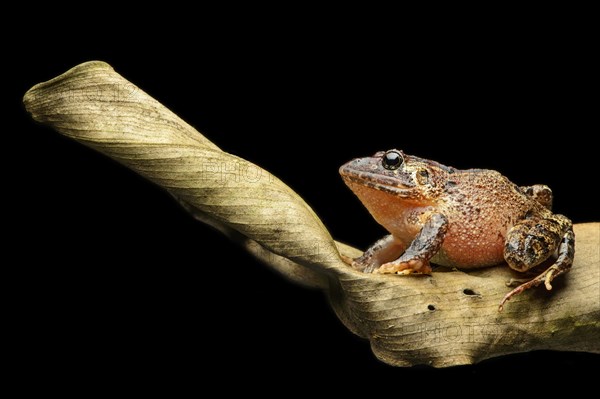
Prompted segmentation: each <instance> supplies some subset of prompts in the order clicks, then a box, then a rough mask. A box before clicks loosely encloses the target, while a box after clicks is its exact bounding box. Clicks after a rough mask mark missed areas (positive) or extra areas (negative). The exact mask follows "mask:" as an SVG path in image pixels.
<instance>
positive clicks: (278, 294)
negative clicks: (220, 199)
mask: <svg viewBox="0 0 600 399" xmlns="http://www.w3.org/2000/svg"><path fill="white" fill-rule="evenodd" d="M283 25H285V24H283ZM292 30H293V31H294V33H292V34H290V35H284V36H280V35H279V34H278V32H279V30H272V29H266V30H265V31H263V32H260V33H259V32H254V31H252V33H250V32H243V33H238V34H235V35H232V36H230V35H229V34H228V30H227V28H226V27H223V28H222V29H220V30H219V29H217V30H208V29H207V30H200V31H198V33H197V34H196V36H195V37H194V40H193V41H192V43H188V45H187V46H184V47H183V48H180V47H178V46H176V45H175V43H176V42H177V41H178V39H179V38H177V37H175V38H171V39H170V41H166V42H163V41H161V40H159V38H158V36H160V35H159V34H157V37H156V38H148V37H143V38H142V37H139V38H136V39H131V40H124V39H123V40H120V41H118V43H119V45H116V44H115V43H117V42H115V41H108V40H104V39H100V40H97V41H96V40H95V41H91V40H86V41H85V45H74V44H68V42H65V43H62V42H60V41H56V40H54V41H53V42H52V43H51V45H50V43H49V44H48V45H45V46H41V47H42V48H36V49H31V50H32V51H29V52H28V55H25V56H20V57H16V58H15V59H14V60H13V62H11V65H10V66H11V67H12V68H14V76H15V77H16V78H14V79H11V81H10V82H8V83H7V84H8V85H9V87H10V88H11V91H10V92H11V93H12V94H11V96H12V97H11V99H10V100H11V102H10V106H11V107H13V108H11V116H12V115H16V116H17V119H18V124H17V125H16V126H17V129H16V130H15V133H16V134H15V137H14V138H16V139H17V141H16V143H15V144H14V145H13V146H11V148H10V149H8V150H7V152H9V153H10V154H7V156H9V155H15V154H16V155H17V156H18V159H19V161H18V164H16V166H13V168H12V169H11V172H10V173H8V176H7V178H8V179H9V180H11V179H12V178H15V180H16V182H15V186H14V187H16V188H17V190H16V193H15V195H14V198H12V199H13V200H15V203H16V204H17V208H16V209H10V210H9V212H10V213H12V212H15V213H17V214H18V217H19V222H18V228H15V233H14V235H13V237H14V238H15V242H18V243H19V244H21V245H22V244H23V243H27V245H26V246H25V248H26V249H25V250H22V249H19V254H20V256H19V259H20V260H19V261H18V262H17V263H16V264H14V265H13V267H14V268H15V269H17V270H18V274H19V278H18V279H16V280H15V281H14V288H16V291H17V294H16V295H15V296H14V297H13V298H12V300H11V301H12V302H11V303H12V304H13V305H15V306H17V305H19V306H24V307H25V311H23V312H18V316H19V318H20V321H19V322H18V323H16V325H17V326H18V329H20V332H21V334H22V337H24V338H25V340H26V341H27V345H24V346H23V350H24V351H26V353H27V356H26V358H27V359H34V360H35V361H33V360H32V361H31V362H29V363H28V366H32V367H34V368H38V367H39V369H40V370H42V371H44V370H50V369H52V367H53V365H54V364H55V363H56V362H57V361H61V362H62V361H65V362H66V363H67V364H69V366H68V367H66V369H65V370H66V371H65V372H66V373H68V374H69V375H73V376H76V377H77V378H81V379H87V378H90V379H93V378H94V377H93V375H94V374H95V373H96V372H98V373H100V372H102V373H107V374H106V375H108V376H109V377H107V378H110V376H112V377H114V378H126V377H127V376H128V375H132V374H133V373H141V374H146V375H150V376H153V375H156V376H165V375H176V376H177V377H178V378H181V379H182V381H186V380H187V379H188V378H194V377H195V376H197V375H198V373H200V371H199V370H200V367H205V366H207V367H208V370H209V371H208V375H209V376H213V375H214V376H231V378H233V379H235V378H236V376H240V375H244V374H247V373H250V372H257V373H259V374H260V375H262V376H263V377H264V378H265V379H268V378H270V376H275V375H277V376H278V377H277V378H287V379H288V381H290V382H293V381H296V383H299V382H300V381H301V380H302V379H303V378H304V377H301V376H304V375H306V374H310V375H311V376H312V377H314V378H315V379H323V380H329V381H332V377H331V373H332V372H334V371H335V372H341V373H343V374H344V373H345V375H346V376H347V377H348V378H350V379H354V378H357V379H358V381H363V380H364V381H371V380H373V379H377V378H391V379H394V380H392V381H395V382H394V383H397V382H399V381H401V380H403V379H407V378H408V379H411V381H413V380H414V379H418V378H425V379H430V378H437V377H440V376H452V377H456V378H463V377H469V378H477V377H482V376H490V377H493V378H500V379H502V380H503V381H506V379H509V378H511V376H512V375H518V376H522V375H528V374H530V373H532V372H533V371H534V370H538V371H541V372H543V373H546V374H548V375H550V374H552V373H556V372H557V370H560V372H561V373H567V375H568V376H572V377H574V376H581V375H583V374H582V373H584V372H586V371H589V368H590V367H591V366H592V365H596V366H597V364H598V357H597V356H593V355H589V354H577V353H557V352H535V353H528V354H521V355H514V356H509V357H504V358H500V359H494V360H490V361H486V362H483V363H481V364H479V365H475V366H468V367H458V368H452V369H448V370H432V369H422V368H416V369H414V368H412V369H395V368H391V367H389V366H386V365H384V364H382V363H380V362H379V361H377V360H376V359H375V358H374V357H373V355H372V354H371V352H370V349H369V345H368V343H367V341H364V340H362V339H359V338H357V337H355V336H353V335H352V334H351V333H350V332H348V331H347V330H346V329H345V328H344V327H343V325H342V324H341V323H340V322H339V321H338V320H337V318H336V317H335V315H334V314H333V312H332V311H331V310H330V308H329V306H328V304H327V302H326V299H325V297H324V296H323V295H322V294H321V293H320V292H318V291H311V290H307V289H304V288H301V287H298V286H295V285H293V284H292V283H289V282H287V281H285V280H284V279H283V278H281V277H279V276H278V275H276V274H274V273H273V272H271V271H270V270H268V269H267V268H266V267H264V266H263V265H261V264H260V263H257V262H256V261H254V260H253V259H252V258H251V257H249V256H248V255H246V254H245V253H244V252H243V251H242V250H241V249H239V248H237V247H235V246H234V245H232V244H231V243H230V242H229V241H228V240H227V239H226V238H224V237H222V236H221V235H220V234H219V233H218V232H216V231H214V230H212V229H211V228H209V227H207V226H204V225H202V224H201V223H198V222H195V221H194V220H193V219H192V218H191V217H189V216H188V215H187V214H186V213H185V212H184V211H183V210H182V209H181V208H180V207H179V206H178V205H177V204H176V203H175V202H174V201H173V200H172V199H171V198H170V197H169V196H168V195H167V194H166V193H165V192H164V191H162V190H161V189H160V188H158V187H156V186H154V185H153V184H151V183H149V182H147V181H145V180H143V179H142V178H140V177H138V176H137V175H135V174H134V173H133V172H130V171H129V170H127V169H125V168H124V167H122V166H120V165H118V164H116V163H115V162H113V161H111V160H110V159H108V158H106V157H104V156H102V155H100V154H98V153H95V152H94V151H92V150H90V149H87V148H85V147H83V146H82V145H80V144H77V143H75V142H72V141H70V140H69V139H66V138H63V137H61V136H60V135H59V134H58V133H56V132H54V131H52V130H51V129H49V128H47V127H45V126H41V125H38V124H36V123H34V122H33V121H31V120H30V118H29V117H28V115H27V114H26V112H25V111H24V109H23V107H22V105H21V104H20V98H21V96H22V94H23V93H24V92H25V91H26V90H27V89H28V88H29V87H31V86H32V85H33V84H35V83H38V82H41V81H45V80H48V79H50V78H52V77H54V76H56V75H58V74H60V73H62V72H64V71H66V70H67V69H69V68H70V67H72V66H74V65H76V64H78V63H80V62H83V61H88V60H93V59H99V60H104V61H106V62H108V63H110V64H111V65H112V66H113V67H114V68H115V69H116V71H117V72H118V73H120V74H122V75H123V76H124V77H126V78H127V79H129V80H130V81H131V82H133V83H134V84H136V85H138V86H139V87H140V88H142V89H143V90H145V91H146V92H147V93H149V94H150V95H152V96H153V97H154V98H156V99H157V100H159V101H160V102H161V103H163V104H164V105H165V106H166V107H168V108H170V109H171V110H173V111H174V112H175V113H177V114H178V115H179V116H180V117H181V118H183V119H184V120H186V121H187V122H189V123H190V124H191V125H193V126H194V127H196V128H197V129H198V130H199V131H201V132H202V133H203V134H204V135H205V136H206V137H208V138H209V139H210V140H212V141H214V142H215V143H216V144H217V145H218V146H220V147H221V148H222V149H224V150H225V151H228V152H231V153H234V154H236V155H239V156H241V157H243V158H246V159H248V160H250V161H252V162H255V163H257V164H259V165H261V166H262V167H264V168H266V169H268V170H269V171H271V172H272V173H274V174H275V175H277V176H278V177H280V178H281V179H282V180H283V181H285V182H286V183H288V184H289V185H290V186H291V187H292V188H293V189H294V190H296V191H297V192H298V193H299V194H300V195H301V196H303V197H304V198H305V200H306V201H307V202H308V203H309V204H310V205H311V206H312V207H313V209H314V210H315V211H316V212H317V214H318V215H319V216H320V217H321V218H322V220H323V221H324V223H325V225H326V226H327V227H328V228H329V229H330V231H331V232H332V234H333V236H334V237H335V238H337V239H339V240H342V241H346V242H348V243H351V244H353V245H356V246H358V247H362V248H364V247H366V246H367V245H369V244H370V243H371V242H373V241H374V240H376V239H377V238H379V237H380V236H382V235H383V234H384V230H383V228H381V227H379V226H378V225H377V224H376V223H375V222H374V221H373V220H371V218H370V216H369V215H368V213H367V211H366V210H365V209H364V208H363V207H362V205H361V204H360V203H359V202H358V200H356V199H355V198H354V196H353V195H352V193H351V192H350V191H349V190H348V189H347V188H346V187H345V186H344V185H343V183H342V181H341V179H340V178H339V176H338V173H337V168H338V167H339V166H340V165H341V164H342V163H344V162H345V161H347V160H349V159H351V158H354V157H357V156H364V155H369V154H372V153H373V152H375V151H377V150H381V149H389V148H400V149H403V150H404V151H405V152H407V153H410V154H414V155H418V156H421V157H424V158H429V159H435V160H437V161H439V162H442V163H444V164H447V165H452V166H455V167H458V168H470V167H479V168H490V169H496V170H499V171H501V172H502V173H503V174H505V175H507V176H508V177H509V178H511V179H512V180H513V181H514V182H516V183H517V184H521V185H528V184H535V183H544V184H548V185H549V186H550V187H551V188H552V189H553V191H554V195H555V210H556V211H557V212H560V213H564V214H566V215H567V216H569V217H570V218H571V219H572V220H573V221H574V222H587V221H592V220H596V221H597V220H598V211H597V203H598V199H597V196H596V195H595V194H590V188H591V187H594V186H596V185H597V182H598V178H597V164H596V157H597V149H596V147H595V145H593V144H592V143H591V142H590V139H589V138H587V137H589V135H590V132H592V130H591V127H589V125H588V122H589V118H590V117H591V104H590V102H589V99H588V98H587V96H586V93H587V92H588V88H587V86H588V77H587V76H586V74H585V68H586V66H587V62H586V60H585V59H584V58H583V57H582V56H581V53H579V52H578V51H576V50H573V49H572V48H571V46H570V45H569V43H568V42H564V41H562V40H561V39H560V37H558V36H557V37H552V38H546V39H545V40H540V39H539V38H537V37H535V35H534V36H532V37H531V38H530V39H523V38H518V39H516V38H515V39H510V38H506V37H504V36H503V35H502V34H499V35H497V36H496V35H491V36H486V37H477V35H473V34H470V33H469V32H464V35H461V34H458V35H452V36H451V37H450V36H446V35H438V36H436V37H435V38H433V40H428V41H426V42H423V41H421V40H416V39H418V38H419V35H420V33H419V34H415V35H413V36H409V37H406V36H404V37H402V39H399V40H394V39H392V38H390V37H389V36H388V34H389V33H390V32H389V31H385V29H383V28H382V31H377V32H370V34H368V35H367V34H365V32H364V31H360V29H359V31H357V32H356V33H354V34H351V33H347V32H345V33H344V34H341V33H340V32H336V31H335V30H334V31H332V32H328V33H323V34H321V35H317V36H316V37H308V36H307V34H306V32H307V31H310V28H307V27H304V28H301V27H298V29H292ZM390 30H393V29H390ZM415 36H416V37H415ZM394 37H396V36H394ZM474 37H475V38H474ZM33 50H36V51H33ZM12 89H14V90H12ZM596 130H597V128H596ZM593 134H597V131H595V132H593ZM24 177H26V179H24ZM24 182H26V183H24ZM15 245H17V244H15ZM19 248H20V247H19ZM13 249H14V248H13ZM296 379H297V380H296ZM396 379H397V381H396Z"/></svg>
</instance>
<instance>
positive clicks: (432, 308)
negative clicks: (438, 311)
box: [427, 305, 435, 310]
mask: <svg viewBox="0 0 600 399" xmlns="http://www.w3.org/2000/svg"><path fill="white" fill-rule="evenodd" d="M427 309H429V310H435V306H433V305H427Z"/></svg>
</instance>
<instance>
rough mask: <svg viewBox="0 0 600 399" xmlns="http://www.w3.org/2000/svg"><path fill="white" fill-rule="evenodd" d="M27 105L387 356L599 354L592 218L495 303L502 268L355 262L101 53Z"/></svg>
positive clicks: (455, 360) (287, 199) (473, 358)
mask: <svg viewBox="0 0 600 399" xmlns="http://www.w3.org/2000/svg"><path fill="white" fill-rule="evenodd" d="M24 104H25V107H26V109H27V110H28V112H29V113H30V114H31V116H32V117H33V118H34V119H35V120H36V121H39V122H41V123H44V124H48V125H50V126H52V127H53V128H54V129H55V130H57V131H58V132H60V133H62V134H64V135H66V136H68V137H70V138H72V139H74V140H77V141H79V142H81V143H82V144H85V145H87V146H89V147H92V148H94V149H96V150H98V151H100V152H102V153H104V154H106V155H108V156H109V157H111V158H113V159H115V160H117V161H118V162H120V163H122V164H124V165H126V166H127V167H129V168H131V169H132V170H134V171H136V172H137V173H139V174H140V175H142V176H144V177H145V178H147V179H149V180H151V181H153V182H154V183H156V184H158V185H159V186H161V187H163V188H165V189H166V190H168V191H169V192H170V193H172V194H173V195H174V196H175V197H177V198H178V199H179V200H180V201H181V202H182V204H183V205H184V206H185V208H186V209H187V210H188V211H190V212H191V213H192V214H193V215H194V216H195V217H196V218H197V219H199V220H201V221H203V222H205V223H209V224H211V225H213V226H215V227H217V228H218V229H219V230H221V231H222V232H223V233H225V234H226V235H227V236H229V237H230V238H231V239H232V240H233V241H236V242H238V243H239V244H241V245H243V246H244V247H245V248H246V249H247V250H249V251H250V252H251V253H252V254H253V255H254V256H256V257H258V258H259V259H261V260H262V261H263V262H265V263H267V264H268V265H270V266H271V267H273V268H274V269H275V270H277V271H279V272H280V273H281V274H283V275H284V276H286V277H287V278H289V279H291V280H292V281H295V282H297V283H300V284H303V285H305V286H308V287H315V288H319V289H323V290H324V291H325V292H326V293H327V294H328V297H329V299H330V302H331V304H332V307H333V308H334V309H335V311H336V313H337V315H338V317H339V318H340V320H341V321H342V322H343V323H344V324H345V325H346V326H347V327H348V328H349V329H350V330H351V331H352V332H354V333H355V334H358V335H359V336H361V337H364V338H367V339H369V340H370V342H371V347H372V349H373V352H374V354H375V355H376V356H377V357H378V358H379V359H381V360H382V361H384V362H386V363H388V364H391V365H396V366H411V365H416V364H428V365H432V366H435V367H446V366H454V365H460V364H469V363H474V362H478V361H480V360H483V359H487V358H490V357H495V356H500V355H505V354H510V353H517V352H525V351H531V350H536V349H554V350H568V351H586V352H592V353H600V223H586V224H580V225H576V226H575V234H576V257H575V263H574V266H573V269H572V271H571V272H570V273H568V274H567V275H565V276H561V277H560V278H558V279H557V280H556V281H555V282H554V284H553V286H554V289H553V290H552V291H546V290H544V289H542V288H538V289H533V290H529V291H527V292H525V293H523V294H521V295H519V296H517V297H516V298H514V299H513V300H511V301H510V302H509V303H508V304H507V305H506V306H505V309H504V312H502V313H499V312H498V303H499V302H500V300H501V299H502V297H503V296H504V294H506V293H507V292H508V290H509V288H508V287H506V285H505V283H506V282H507V281H508V280H509V279H510V278H511V277H518V276H516V275H514V274H513V272H511V271H510V270H509V268H507V267H493V268H488V269H482V270H477V271H470V272H469V273H465V272H461V271H452V270H447V269H444V270H438V271H436V272H434V273H433V275H432V276H421V277H414V276H409V277H400V276H393V275H392V276H390V275H371V274H363V273H360V272H357V271H355V270H353V269H351V268H350V267H348V266H347V265H346V264H344V263H343V262H342V261H341V259H340V253H342V254H344V255H347V256H355V255H356V254H357V253H359V251H357V250H356V249H354V248H350V247H348V246H346V245H344V244H341V243H336V242H334V241H333V239H332V238H331V236H330V234H329V232H328V231H327V229H326V228H325V227H324V226H323V224H322V223H321V221H320V220H319V218H318V217H317V216H316V215H315V213H314V212H313V211H312V210H311V209H310V207H309V206H308V205H307V204H306V203H305V202H304V201H303V200H302V198H300V197H299V196H298V195H297V194H296V193H295V192H293V191H292V190H291V189H290V188H289V187H287V186H286V185H285V184H284V183H283V182H281V181H280V180H279V179H277V178H276V177H275V176H273V175H272V174H270V173H268V172H267V171H265V170H264V169H262V168H260V167H259V166H257V165H255V164H252V163H250V162H248V161H246V160H244V159H242V158H239V157H237V156H234V155H231V154H228V153H226V152H224V151H222V150H220V149H219V148H218V147H217V146H215V145H214V144H213V143H212V142H210V141H209V140H208V139H207V138H205V137H204V136H202V135H201V134H200V133H199V132H197V131H196V130H195V129H194V128H192V127H191V126H190V125H188V124H187V123H186V122H184V121H183V120H181V119H180V118H179V117H177V116H176V115H175V114H173V113H172V112H171V111H169V110H168V109H167V108H165V107H164V106H162V105H161V104H160V103H158V102H157V101H156V100H154V99H153V98H151V97H150V96H148V95H147V94H146V93H144V92H143V91H142V90H141V89H139V88H138V87H136V86H135V85H134V84H132V83H131V82H129V81H127V80H126V79H124V78H123V77H122V76H120V75H119V74H117V73H116V72H115V71H114V70H113V69H112V67H111V66H110V65H108V64H106V63H104V62H98V61H94V62H88V63H84V64H81V65H78V66H76V67H74V68H73V69H71V70H69V71H67V72H65V73H64V74H62V75H60V76H58V77H56V78H54V79H52V80H50V81H48V82H44V83H40V84H38V85H36V86H34V87H33V88H31V89H30V90H29V91H28V92H27V93H26V94H25V97H24Z"/></svg>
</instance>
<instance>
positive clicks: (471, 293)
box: [463, 288, 479, 295]
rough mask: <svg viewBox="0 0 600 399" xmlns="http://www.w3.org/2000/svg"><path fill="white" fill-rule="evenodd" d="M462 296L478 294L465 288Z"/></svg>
mask: <svg viewBox="0 0 600 399" xmlns="http://www.w3.org/2000/svg"><path fill="white" fill-rule="evenodd" d="M463 294H465V295H479V294H478V293H476V292H475V291H473V290H472V289H470V288H465V289H464V290H463Z"/></svg>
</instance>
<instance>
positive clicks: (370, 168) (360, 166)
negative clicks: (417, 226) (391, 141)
mask: <svg viewBox="0 0 600 399" xmlns="http://www.w3.org/2000/svg"><path fill="white" fill-rule="evenodd" d="M448 173H453V169H452V168H448V167H446V166H444V165H441V164H439V163H437V162H434V161H429V160H426V159H421V158H417V157H414V156H411V155H407V154H404V153H403V152H402V151H400V150H395V149H394V150H389V151H379V152H377V153H376V154H374V155H373V156H371V157H366V158H357V159H353V160H352V161H350V162H348V163H346V164H344V165H342V167H341V168H340V174H341V175H342V178H343V179H344V182H345V183H346V184H347V185H348V187H350V189H351V190H352V191H353V192H354V193H355V194H356V195H357V196H358V197H359V198H360V200H361V201H362V202H363V203H364V204H365V205H367V207H369V205H368V202H372V200H370V198H369V197H373V196H375V197H376V198H377V200H378V201H379V200H381V197H382V195H380V194H384V193H385V194H388V195H383V197H389V196H392V197H394V198H396V199H404V200H406V201H414V202H421V203H427V202H431V201H434V200H435V199H436V198H437V197H438V196H439V195H440V194H441V192H442V191H443V185H444V184H445V182H446V181H447V175H448ZM376 193H377V195H376ZM373 200H375V199H374V198H373Z"/></svg>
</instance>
